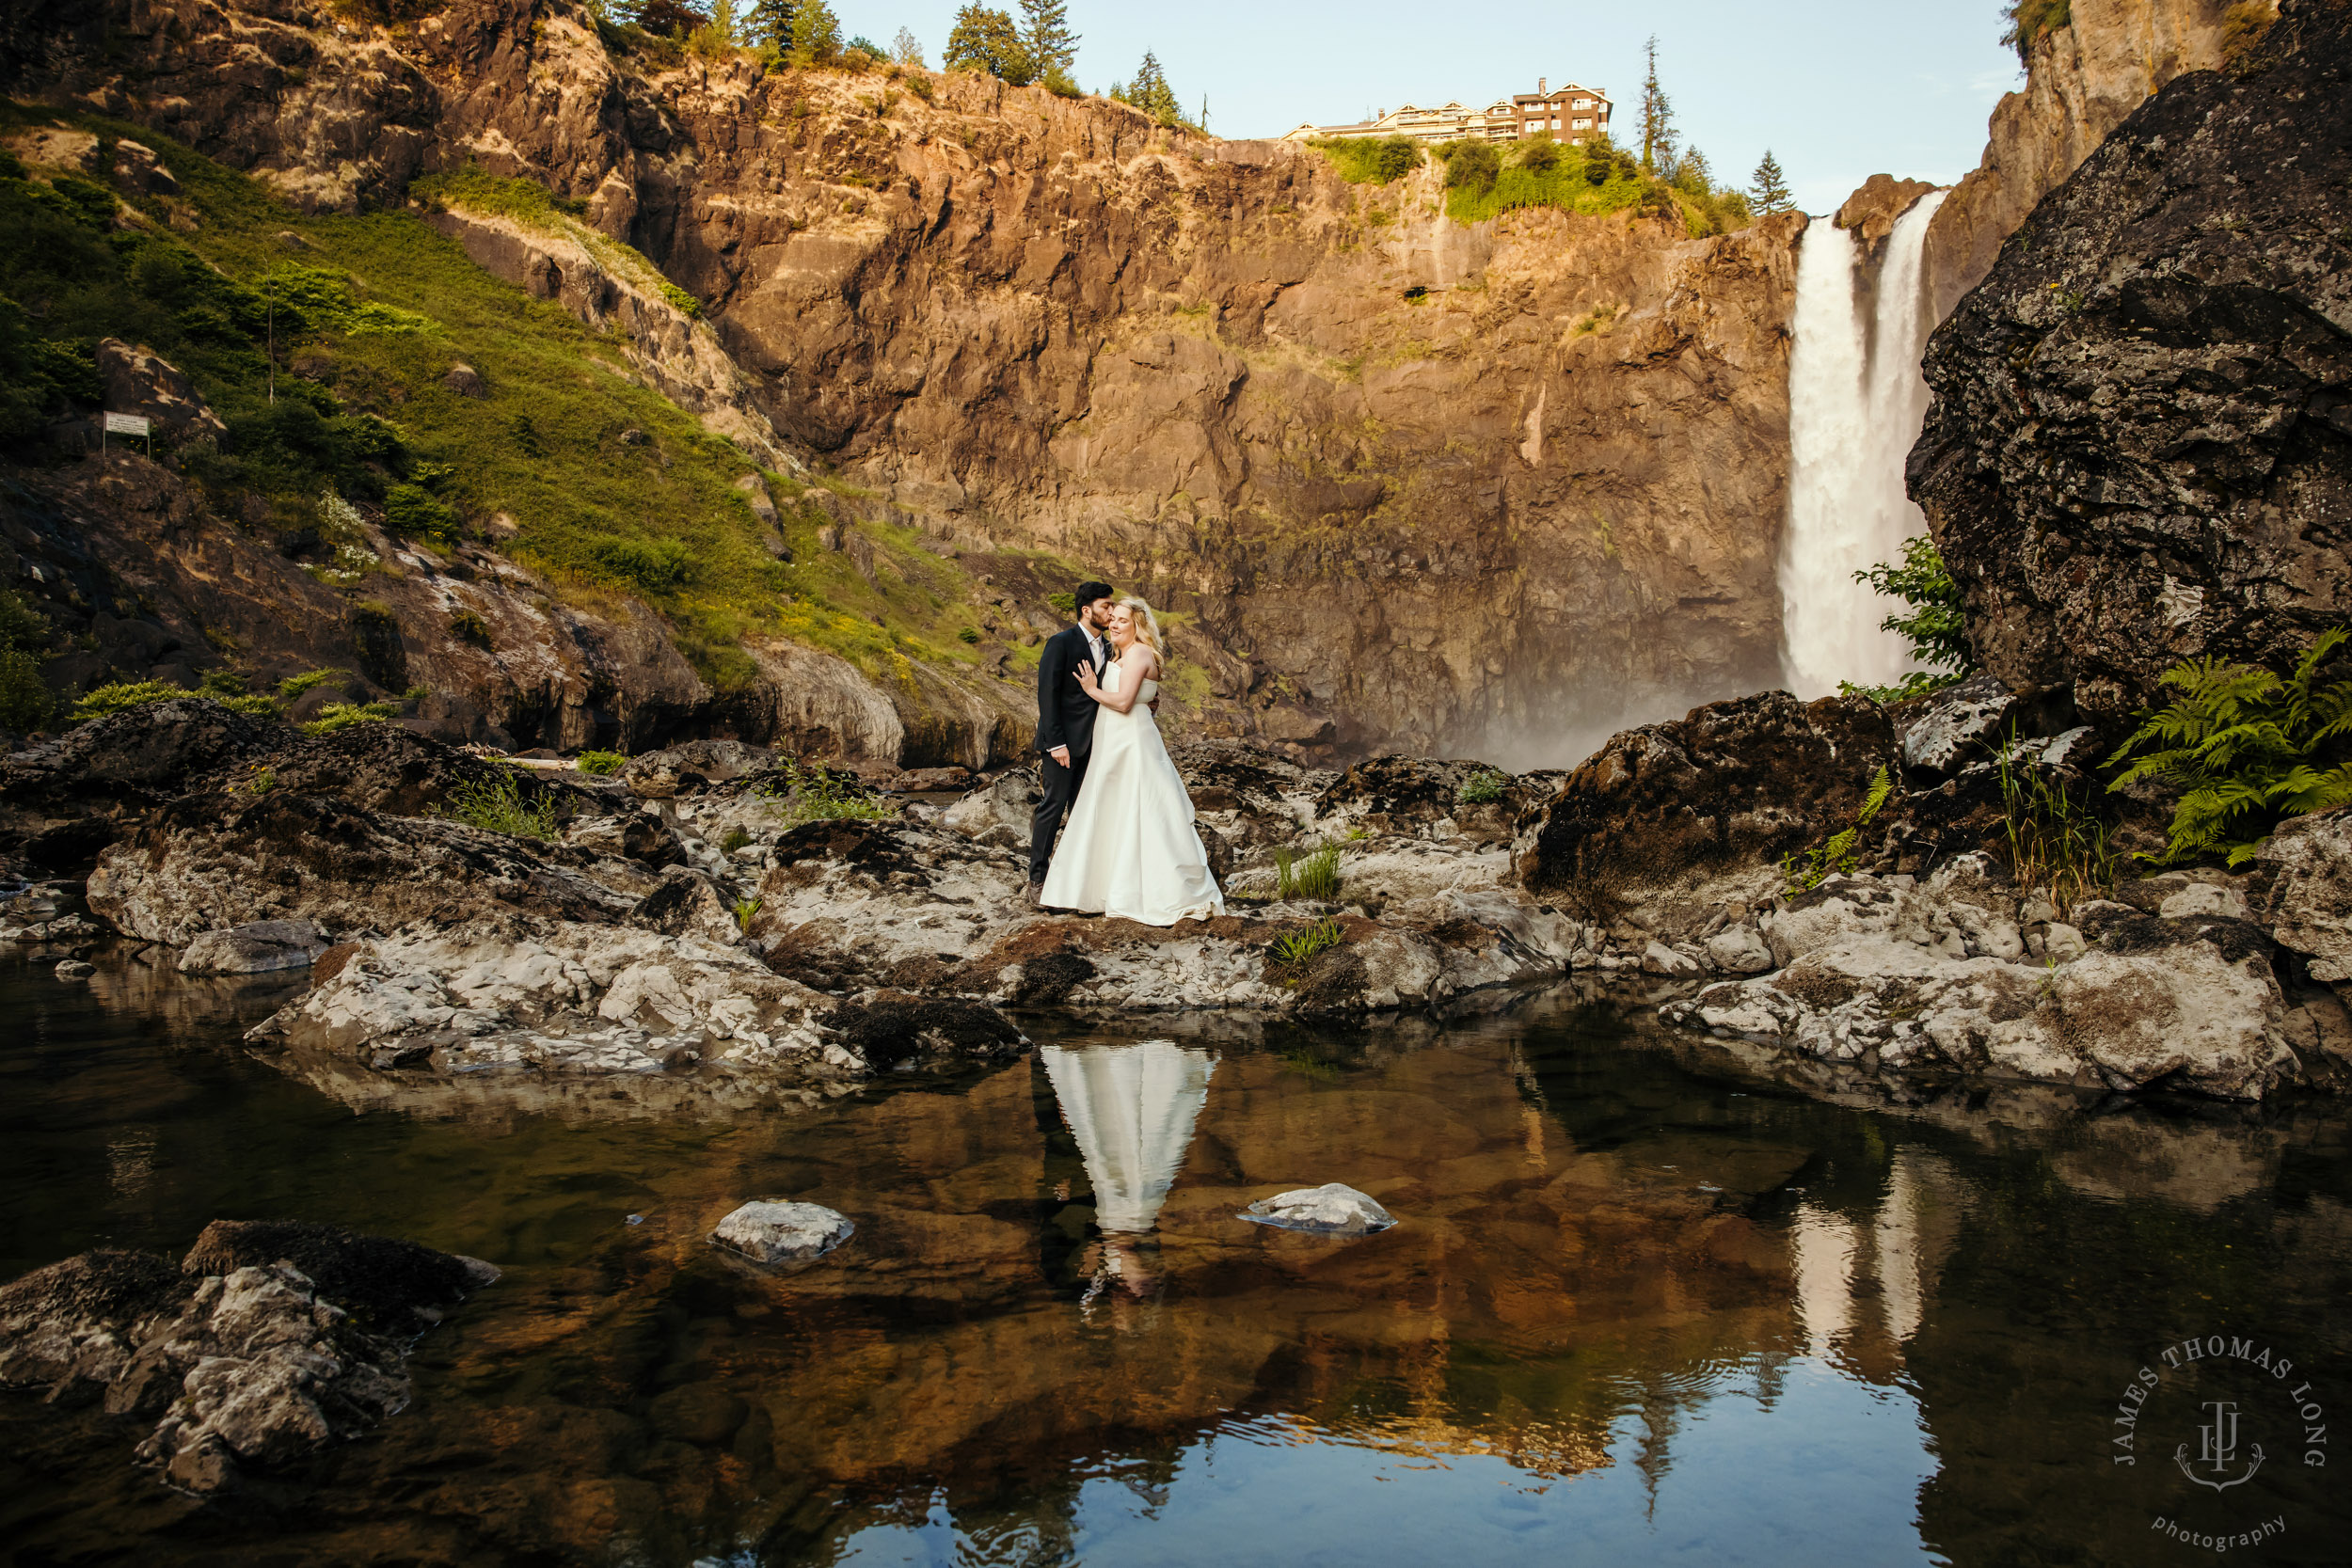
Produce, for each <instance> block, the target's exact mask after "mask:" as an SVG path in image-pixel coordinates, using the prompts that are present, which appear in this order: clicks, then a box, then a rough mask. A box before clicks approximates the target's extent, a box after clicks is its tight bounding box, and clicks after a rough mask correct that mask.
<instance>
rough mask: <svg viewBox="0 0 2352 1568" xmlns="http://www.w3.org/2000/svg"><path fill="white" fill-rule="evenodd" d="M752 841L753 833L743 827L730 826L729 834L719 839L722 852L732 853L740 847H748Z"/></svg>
mask: <svg viewBox="0 0 2352 1568" xmlns="http://www.w3.org/2000/svg"><path fill="white" fill-rule="evenodd" d="M751 842H752V835H751V834H750V833H748V832H744V831H743V830H742V829H741V828H729V829H728V830H727V836H726V837H724V838H723V839H721V840H720V841H719V850H720V853H722V854H727V855H732V854H734V853H735V852H736V851H737V850H738V849H741V848H744V847H748V846H749V845H750V844H751Z"/></svg>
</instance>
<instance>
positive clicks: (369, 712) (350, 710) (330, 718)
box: [302, 703, 400, 735]
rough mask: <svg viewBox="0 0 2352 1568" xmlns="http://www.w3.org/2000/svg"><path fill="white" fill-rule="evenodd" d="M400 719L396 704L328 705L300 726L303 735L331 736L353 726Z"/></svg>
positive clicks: (398, 706)
mask: <svg viewBox="0 0 2352 1568" xmlns="http://www.w3.org/2000/svg"><path fill="white" fill-rule="evenodd" d="M399 717H400V705H399V704H398V703H329V704H327V705H326V706H325V707H323V708H321V709H319V716H318V717H317V718H316V719H313V720H311V721H310V722H309V723H307V724H305V725H303V726H302V733H303V734H304V735H333V734H334V733H335V732H336V731H338V730H347V729H350V728H351V727H352V726H353V725H355V724H380V723H382V722H383V721H385V720H387V719H397V718H399Z"/></svg>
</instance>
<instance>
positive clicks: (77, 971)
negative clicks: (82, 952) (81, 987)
mask: <svg viewBox="0 0 2352 1568" xmlns="http://www.w3.org/2000/svg"><path fill="white" fill-rule="evenodd" d="M97 973H98V966H97V965H96V964H93V963H87V962H85V961H84V960H82V959H80V958H68V959H66V960H65V961H64V962H62V963H60V964H59V965H57V970H56V974H57V978H58V979H60V980H87V979H88V978H89V977H90V976H91V975H93V974H97Z"/></svg>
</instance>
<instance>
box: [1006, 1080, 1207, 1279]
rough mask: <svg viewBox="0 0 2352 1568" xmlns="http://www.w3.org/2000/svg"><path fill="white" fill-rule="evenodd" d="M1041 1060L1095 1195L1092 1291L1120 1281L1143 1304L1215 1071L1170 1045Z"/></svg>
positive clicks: (1152, 1277)
mask: <svg viewBox="0 0 2352 1568" xmlns="http://www.w3.org/2000/svg"><path fill="white" fill-rule="evenodd" d="M1038 1054H1039V1056H1040V1058H1041V1060H1042V1061H1043V1062H1044V1064H1045V1075H1046V1077H1047V1078H1049V1079H1051V1080H1052V1081H1053V1085H1054V1098H1055V1099H1056V1100H1057V1101H1060V1103H1061V1114H1062V1119H1063V1120H1064V1121H1065V1122H1067V1123H1068V1124H1069V1126H1070V1135H1071V1136H1072V1137H1073V1138H1075V1139H1076V1140H1077V1143H1078V1153H1079V1156H1080V1157H1081V1158H1082V1159H1084V1160H1085V1162H1086V1168H1087V1180H1089V1182H1091V1183H1092V1184H1093V1187H1094V1227H1095V1229H1097V1230H1098V1231H1100V1232H1101V1233H1102V1247H1103V1255H1102V1259H1101V1266H1100V1268H1099V1269H1097V1270H1096V1271H1094V1272H1095V1285H1096V1287H1097V1288H1098V1289H1099V1288H1100V1287H1101V1286H1102V1285H1104V1284H1105V1283H1107V1282H1109V1281H1111V1280H1116V1281H1117V1283H1118V1284H1119V1287H1120V1289H1121V1290H1123V1291H1126V1292H1127V1293H1128V1294H1129V1295H1132V1296H1146V1295H1149V1294H1151V1293H1152V1291H1153V1290H1154V1288H1155V1287H1156V1285H1157V1280H1156V1278H1155V1277H1154V1270H1153V1265H1152V1248H1151V1247H1150V1245H1149V1244H1148V1243H1150V1240H1151V1238H1152V1235H1153V1233H1154V1232H1155V1231H1156V1230H1157V1228H1158V1226H1159V1214H1160V1206H1161V1205H1162V1204H1163V1203H1165V1202H1167V1201H1168V1189H1169V1188H1170V1187H1172V1186H1174V1185H1175V1182H1176V1173H1177V1171H1178V1170H1179V1169H1181V1168H1182V1167H1183V1165H1184V1150H1185V1148H1187V1147H1189V1146H1190V1144H1191V1142H1192V1130H1193V1124H1194V1123H1195V1122H1196V1121H1197V1120H1198V1119H1199V1118H1200V1108H1201V1107H1202V1106H1203V1105H1205V1104H1207V1103H1208V1100H1209V1076H1210V1074H1211V1073H1213V1072H1215V1071H1216V1060H1215V1058H1213V1057H1212V1056H1210V1054H1209V1053H1207V1052H1205V1051H1186V1050H1184V1048H1183V1047H1181V1046H1179V1045H1178V1044H1176V1042H1175V1041H1173V1040H1145V1041H1143V1042H1141V1043H1140V1044H1136V1045H1119V1046H1102V1045H1097V1046H1088V1047H1085V1048H1082V1049H1077V1050H1073V1049H1070V1048H1068V1047H1064V1046H1058V1045H1047V1046H1041V1047H1040V1048H1039V1051H1038ZM1092 1294H1093V1291H1089V1297H1091V1295H1092Z"/></svg>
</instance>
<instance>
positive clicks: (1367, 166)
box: [1308, 138, 1749, 239]
mask: <svg viewBox="0 0 2352 1568" xmlns="http://www.w3.org/2000/svg"><path fill="white" fill-rule="evenodd" d="M1308 145H1310V146H1311V147H1312V148H1314V149H1315V150H1317V151H1318V152H1321V153H1322V154H1323V155H1324V156H1325V157H1326V158H1328V159H1329V160H1330V161H1331V164H1332V166H1334V167H1335V168H1337V169H1338V170H1339V173H1340V175H1341V177H1342V178H1343V179H1344V180H1346V181H1347V182H1349V183H1350V184H1357V185H1363V184H1386V183H1389V182H1390V181H1391V180H1392V179H1393V178H1394V175H1393V173H1392V172H1391V169H1390V168H1389V167H1387V166H1383V165H1382V162H1381V158H1380V153H1379V143H1378V141H1377V140H1375V139H1371V138H1357V139H1354V140H1328V141H1315V142H1311V143H1309V144H1308ZM1449 145H1451V144H1449ZM1526 145H1527V144H1524V143H1507V144H1502V147H1501V149H1500V150H1502V154H1503V157H1504V160H1505V161H1504V162H1503V164H1502V168H1501V169H1500V170H1498V171H1497V173H1496V176H1495V180H1494V182H1493V183H1492V184H1490V185H1485V186H1479V187H1473V186H1470V185H1454V186H1450V187H1449V188H1448V189H1447V191H1446V193H1445V210H1446V215H1447V216H1448V217H1450V218H1452V219H1453V220H1454V222H1456V223H1462V224H1471V223H1479V222H1483V221H1484V220H1486V219H1487V218H1491V217H1498V216H1500V215H1501V214H1504V213H1507V212H1512V211H1514V210H1516V209H1518V208H1521V207H1553V208H1557V209H1559V210H1560V211H1562V212H1564V213H1581V214H1585V215H1586V216H1599V215H1601V214H1607V213H1622V212H1627V211H1629V210H1631V209H1633V208H1636V207H1639V206H1641V205H1642V204H1643V202H1644V201H1645V199H1646V200H1651V201H1653V202H1655V201H1656V200H1658V199H1660V198H1663V199H1666V200H1670V201H1671V202H1672V203H1673V208H1674V211H1675V212H1676V213H1677V214H1679V215H1680V216H1681V218H1682V222H1683V228H1684V230H1685V231H1686V232H1688V233H1689V234H1690V236H1691V237H1692V239H1703V238H1705V237H1706V236H1707V235H1709V234H1720V233H1723V232H1725V231H1726V230H1734V229H1740V228H1744V227H1746V225H1747V223H1748V222H1749V217H1748V214H1747V211H1746V209H1745V207H1744V206H1743V205H1739V204H1736V203H1734V202H1728V201H1726V200H1725V199H1724V196H1725V194H1726V193H1724V192H1711V193H1709V194H1708V195H1707V196H1704V197H1701V196H1694V195H1692V193H1691V192H1689V191H1685V190H1681V189H1678V188H1677V187H1676V186H1674V185H1672V184H1669V183H1668V182H1665V181H1663V180H1658V179H1653V178H1651V177H1649V176H1647V175H1645V174H1643V173H1641V172H1640V170H1639V168H1638V167H1637V166H1634V165H1633V164H1631V163H1630V162H1629V161H1614V160H1613V164H1614V166H1613V168H1612V170H1611V171H1610V173H1609V175H1608V178H1607V179H1606V180H1604V181H1603V182H1601V183H1599V184H1597V185H1596V184H1594V183H1593V182H1591V181H1590V180H1588V179H1586V178H1585V171H1584V154H1583V151H1582V150H1581V148H1580V147H1578V146H1577V145H1575V144H1572V143H1562V144H1558V146H1559V155H1560V158H1559V163H1558V165H1557V166H1555V167H1553V168H1551V169H1549V170H1540V171H1539V170H1536V169H1532V168H1527V167H1524V166H1521V165H1520V164H1519V163H1518V162H1517V161H1516V160H1517V159H1518V157H1520V156H1523V155H1524V153H1525V150H1526ZM1422 151H1423V150H1422V149H1419V148H1416V149H1415V150H1414V153H1415V156H1416V159H1418V158H1419V157H1420V156H1421V154H1422ZM1384 175H1386V176H1388V177H1389V178H1388V179H1384V178H1383V176H1384Z"/></svg>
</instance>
